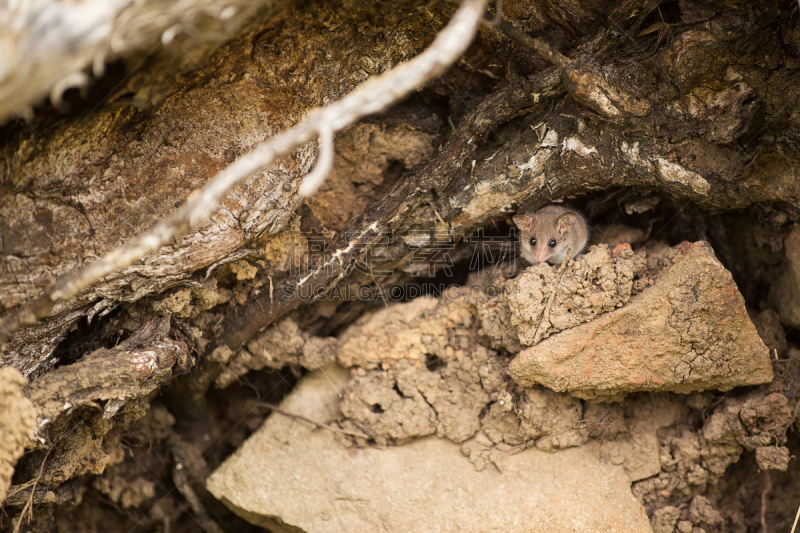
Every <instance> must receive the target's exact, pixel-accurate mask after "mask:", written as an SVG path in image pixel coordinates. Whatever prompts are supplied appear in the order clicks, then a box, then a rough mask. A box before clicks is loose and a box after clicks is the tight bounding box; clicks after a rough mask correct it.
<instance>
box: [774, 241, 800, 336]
mask: <svg viewBox="0 0 800 533" xmlns="http://www.w3.org/2000/svg"><path fill="white" fill-rule="evenodd" d="M783 248H784V250H785V252H786V270H785V271H784V272H783V274H782V275H781V276H780V277H779V278H778V280H777V281H776V282H775V283H774V284H773V286H772V288H771V290H770V300H771V301H772V304H773V306H774V307H775V309H777V310H778V314H779V315H780V317H781V322H783V324H784V325H785V326H795V327H798V326H800V226H795V228H794V229H793V230H792V231H791V233H789V236H788V237H786V240H785V241H784V243H783Z"/></svg>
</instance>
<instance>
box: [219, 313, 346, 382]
mask: <svg viewBox="0 0 800 533" xmlns="http://www.w3.org/2000/svg"><path fill="white" fill-rule="evenodd" d="M336 343H337V342H336V339H334V338H325V339H322V338H320V337H315V336H313V335H310V334H308V333H307V332H304V331H303V330H302V329H301V328H300V326H299V325H298V324H297V322H296V321H295V320H294V319H292V318H291V317H286V318H284V319H283V320H281V321H280V322H278V323H277V324H275V325H274V326H272V327H270V328H269V329H267V330H266V331H264V332H263V333H262V334H261V335H259V336H258V337H256V338H255V339H253V340H252V341H250V342H248V343H247V346H246V347H245V348H242V349H241V350H239V351H238V352H237V353H236V355H235V356H234V357H233V358H232V360H231V361H230V362H229V363H228V365H227V366H226V367H225V369H224V370H223V371H222V372H221V373H220V374H219V376H217V378H216V380H215V381H214V385H215V386H217V387H218V388H221V389H224V388H225V387H227V386H229V385H230V384H231V383H233V382H234V381H236V380H237V379H238V378H240V377H241V376H243V375H245V374H246V373H247V372H249V371H251V370H261V369H262V368H282V367H284V366H302V367H304V368H308V369H309V370H315V369H317V368H320V367H321V366H323V365H326V364H328V363H332V362H333V361H334V360H335V357H336V356H335V351H334V350H335V347H336Z"/></svg>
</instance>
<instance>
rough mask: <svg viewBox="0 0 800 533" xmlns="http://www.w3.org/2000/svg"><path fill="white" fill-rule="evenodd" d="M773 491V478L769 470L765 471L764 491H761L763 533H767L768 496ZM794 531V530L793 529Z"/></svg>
mask: <svg viewBox="0 0 800 533" xmlns="http://www.w3.org/2000/svg"><path fill="white" fill-rule="evenodd" d="M771 491H772V478H771V477H770V475H769V470H765V471H764V490H762V491H761V533H767V496H769V493H770V492H771ZM792 531H794V528H792Z"/></svg>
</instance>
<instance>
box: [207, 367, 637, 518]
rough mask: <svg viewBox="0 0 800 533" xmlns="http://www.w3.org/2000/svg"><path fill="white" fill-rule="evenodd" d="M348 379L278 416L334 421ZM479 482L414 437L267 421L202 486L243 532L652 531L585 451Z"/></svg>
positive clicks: (532, 452)
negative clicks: (376, 443) (381, 440)
mask: <svg viewBox="0 0 800 533" xmlns="http://www.w3.org/2000/svg"><path fill="white" fill-rule="evenodd" d="M348 379H349V373H348V372H346V371H344V370H342V369H341V368H338V367H334V366H328V367H325V368H323V369H322V370H321V371H317V372H314V373H312V374H311V375H309V376H308V377H306V378H304V379H303V380H302V381H301V382H300V383H299V384H298V385H297V387H296V388H295V390H294V391H293V392H292V393H291V394H290V395H289V396H288V397H287V398H286V400H285V401H284V402H283V404H282V408H283V409H284V410H286V411H289V412H292V413H297V414H300V415H303V416H306V417H309V418H311V419H314V420H319V421H329V420H332V419H335V418H337V417H338V416H339V413H338V407H337V406H338V404H339V399H340V398H339V394H340V392H339V389H341V388H342V387H343V386H344V385H345V384H346V383H347V381H348ZM493 461H494V463H493V464H494V465H495V467H496V468H487V469H485V470H484V471H482V472H478V471H477V470H476V469H475V468H474V467H473V466H472V464H470V462H469V460H468V459H467V458H466V457H464V456H463V455H462V452H461V451H460V449H459V446H458V445H457V444H454V443H452V442H450V441H447V440H443V439H439V438H436V437H425V438H419V439H416V440H414V441H412V442H411V443H410V444H407V445H405V446H400V447H392V448H388V449H378V448H374V447H372V448H355V447H352V445H351V444H350V443H349V441H348V440H346V439H345V438H343V437H342V436H341V435H340V434H338V433H334V432H332V431H329V430H326V429H317V428H315V427H313V426H311V425H309V424H308V423H306V422H303V421H300V420H297V419H294V418H289V417H286V416H283V415H280V414H277V413H275V414H273V415H272V416H270V417H269V418H268V419H267V421H266V422H265V423H264V425H263V426H262V427H261V428H260V429H259V430H258V431H257V432H256V433H255V434H253V435H252V436H251V437H250V438H249V439H248V440H247V441H246V442H245V443H244V444H243V445H242V446H241V447H240V448H239V450H237V451H236V452H235V453H234V455H233V456H231V457H230V458H229V459H228V460H227V461H225V462H224V463H223V464H222V465H221V466H220V467H219V468H218V469H217V471H216V472H214V474H212V475H211V476H210V477H209V478H208V481H207V487H208V490H209V491H211V493H212V494H213V495H214V496H216V497H217V498H219V499H220V500H221V501H222V502H224V503H225V505H227V506H228V507H229V508H230V509H231V510H233V511H234V512H235V513H237V514H238V515H240V516H242V517H243V518H245V519H246V520H248V521H249V522H251V523H253V524H256V525H258V526H261V527H267V528H270V529H271V530H273V531H277V532H287V531H306V532H315V533H316V532H321V533H322V532H349V531H387V532H417V531H438V532H448V531H460V532H501V531H502V532H516V531H530V530H531V527H533V525H535V527H536V528H539V529H541V530H545V531H578V530H580V531H582V532H595V531H597V532H599V531H604V532H605V531H616V532H624V531H631V532H633V531H636V532H643V531H644V532H646V531H652V530H651V528H650V524H649V522H648V520H647V516H646V515H645V512H644V509H643V507H642V506H641V505H640V504H639V503H638V502H637V501H636V500H635V499H634V498H633V496H632V494H631V491H630V481H629V480H628V478H627V476H626V475H625V472H624V471H623V470H622V468H619V467H615V466H612V465H609V464H607V463H604V462H603V461H602V460H600V459H599V458H598V456H597V454H596V453H595V452H594V451H592V450H589V449H587V448H583V447H582V448H570V449H567V450H562V451H559V452H556V453H547V452H543V451H540V450H537V449H528V450H525V451H523V452H520V453H518V454H516V455H508V454H505V453H500V452H496V453H495V454H494V455H493Z"/></svg>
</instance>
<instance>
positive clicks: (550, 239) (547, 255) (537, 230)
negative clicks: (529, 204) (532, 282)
mask: <svg viewBox="0 0 800 533" xmlns="http://www.w3.org/2000/svg"><path fill="white" fill-rule="evenodd" d="M512 220H513V221H514V224H516V225H517V227H518V228H519V229H520V231H521V232H522V236H521V241H522V257H524V258H525V260H526V261H528V262H529V263H530V264H532V265H536V264H539V263H541V262H543V261H547V262H548V263H550V264H551V265H560V264H561V263H562V262H563V261H564V258H565V257H566V256H567V250H569V249H572V257H573V258H575V257H577V256H578V254H579V253H581V252H582V251H583V248H584V247H585V246H586V241H587V240H588V238H589V228H588V227H587V226H586V221H585V220H584V218H583V217H582V216H581V215H579V214H578V213H577V212H575V211H573V210H572V209H568V208H566V207H563V206H560V205H548V206H545V207H543V208H541V209H539V210H538V211H536V212H534V213H531V214H528V215H516V216H514V217H513V219H512Z"/></svg>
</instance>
